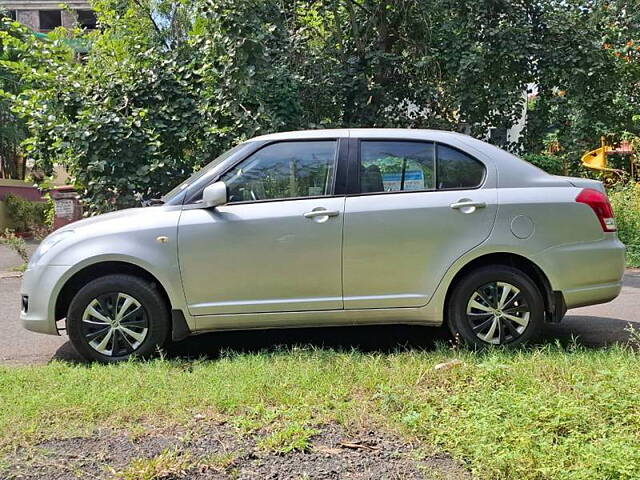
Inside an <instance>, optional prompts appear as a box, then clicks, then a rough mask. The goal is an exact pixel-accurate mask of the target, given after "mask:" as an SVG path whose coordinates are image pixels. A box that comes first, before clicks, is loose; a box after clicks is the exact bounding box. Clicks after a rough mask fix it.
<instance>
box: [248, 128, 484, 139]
mask: <svg viewBox="0 0 640 480" xmlns="http://www.w3.org/2000/svg"><path fill="white" fill-rule="evenodd" d="M346 137H351V138H416V139H430V140H433V139H437V138H438V137H440V138H444V137H468V136H467V135H464V134H462V133H457V132H449V131H445V130H427V129H417V128H334V129H323V130H297V131H290V132H279V133H270V134H268V135H261V136H259V137H254V138H252V139H251V140H250V141H273V140H300V139H314V138H318V139H322V138H346ZM468 138H472V137H468Z"/></svg>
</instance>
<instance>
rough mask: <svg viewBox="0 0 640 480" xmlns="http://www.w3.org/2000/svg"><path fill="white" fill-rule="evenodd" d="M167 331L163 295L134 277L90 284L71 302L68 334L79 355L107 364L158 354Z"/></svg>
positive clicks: (117, 277)
mask: <svg viewBox="0 0 640 480" xmlns="http://www.w3.org/2000/svg"><path fill="white" fill-rule="evenodd" d="M169 325H170V323H169V313H168V308H167V305H166V303H165V301H164V299H163V298H162V296H161V295H160V293H159V292H158V291H157V290H156V289H155V288H154V287H153V286H152V285H151V284H149V283H148V282H146V281H144V280H142V279H140V278H138V277H134V276H131V275H108V276H105V277H101V278H98V279H96V280H93V281H92V282H90V283H88V284H87V285H85V286H84V287H83V288H82V289H80V291H79V292H78V293H77V294H76V296H75V297H74V298H73V300H72V301H71V305H70V306H69V311H68V315H67V333H68V334H69V338H70V339H71V343H72V344H73V346H74V347H75V349H76V350H77V351H78V353H79V354H80V355H82V356H83V357H84V358H85V359H87V360H96V361H99V362H104V363H109V362H118V361H123V360H127V359H128V358H129V357H131V356H136V357H147V356H149V355H151V354H153V353H155V352H156V351H157V350H158V349H159V348H160V347H162V346H163V345H164V344H165V342H166V340H167V338H168V334H169Z"/></svg>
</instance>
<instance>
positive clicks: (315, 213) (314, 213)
mask: <svg viewBox="0 0 640 480" xmlns="http://www.w3.org/2000/svg"><path fill="white" fill-rule="evenodd" d="M338 215H340V212H338V211H337V210H311V211H310V212H307V213H305V214H304V218H315V217H337V216H338Z"/></svg>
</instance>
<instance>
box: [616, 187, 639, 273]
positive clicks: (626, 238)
mask: <svg viewBox="0 0 640 480" xmlns="http://www.w3.org/2000/svg"><path fill="white" fill-rule="evenodd" d="M609 199H610V200H611V205H612V206H613V211H614V213H615V215H616V224H617V226H618V236H619V237H620V240H621V241H622V242H623V243H624V244H625V245H626V247H627V265H629V266H633V267H638V266H640V186H639V185H636V184H635V183H630V184H627V185H625V186H622V187H617V188H615V189H612V190H611V191H609Z"/></svg>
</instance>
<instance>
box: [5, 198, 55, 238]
mask: <svg viewBox="0 0 640 480" xmlns="http://www.w3.org/2000/svg"><path fill="white" fill-rule="evenodd" d="M4 202H5V205H6V207H7V211H8V213H9V219H10V220H11V226H12V227H13V229H14V230H16V231H17V232H21V233H25V232H34V231H36V230H39V229H42V228H43V227H45V226H46V225H47V222H48V221H49V220H48V219H49V217H50V214H49V212H50V210H51V204H50V203H48V202H30V201H28V200H25V199H23V198H22V197H18V196H17V195H13V194H11V193H10V194H8V195H7V196H6V197H5V198H4Z"/></svg>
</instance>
